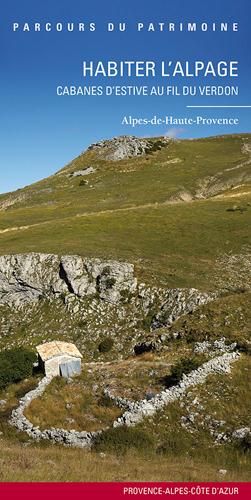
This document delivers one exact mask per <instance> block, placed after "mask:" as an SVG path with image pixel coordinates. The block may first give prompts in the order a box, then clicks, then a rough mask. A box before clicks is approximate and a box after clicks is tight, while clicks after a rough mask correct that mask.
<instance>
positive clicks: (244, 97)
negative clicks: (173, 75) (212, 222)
mask: <svg viewBox="0 0 251 500" xmlns="http://www.w3.org/2000/svg"><path fill="white" fill-rule="evenodd" d="M250 11H251V8H250V2H249V0H239V1H238V2H236V1H231V0H210V2H209V1H204V2H202V1H201V0H200V1H198V0H190V1H187V0H175V1H170V0H154V1H153V2H147V1H146V0H126V1H125V2H124V3H122V2H119V1H118V0H106V1H105V2H101V1H100V0H98V1H97V0H92V1H91V2H84V1H83V0H71V1H70V2H69V1H66V0H60V2H58V0H54V1H53V0H50V1H48V0H44V1H43V2H41V1H38V0H22V2H20V1H19V0H9V2H8V3H7V2H5V3H4V4H3V5H2V6H1V16H0V47H1V58H0V65H1V115H0V129H1V167H0V192H5V191H10V190H14V189H16V188H19V187H22V186H24V185H26V184H29V183H31V182H34V181H35V180H38V179H40V178H43V177H46V176H47V175H49V174H51V173H53V172H55V171H56V170H57V169H59V168H61V167H62V166H64V165H65V164H66V163H67V162H68V161H70V160H71V159H72V158H73V157H74V156H76V155H78V154H79V153H80V152H81V151H82V150H84V149H85V148H86V147H87V146H88V145H89V144H90V143H92V142H94V141H97V140H99V139H103V138H109V137H113V136H115V135H121V134H135V135H139V136H147V135H149V136H154V135H162V134H165V133H166V132H167V129H169V128H172V127H166V126H164V125H163V126H160V127H154V126H146V127H138V128H135V129H132V128H131V127H128V126H127V127H126V126H123V125H122V124H121V120H122V118H123V116H124V115H127V116H128V115H132V116H134V117H147V118H149V117H150V118H151V117H152V116H154V115H157V116H161V117H162V116H163V115H164V116H165V115H169V116H170V115H173V116H177V117H186V116H192V117H193V116H196V115H197V114H200V115H202V116H205V117H222V116H223V117H238V118H239V120H240V124H239V126H233V127H222V126H211V127H210V126H203V127H199V126H192V127H186V126H184V127H180V128H181V129H182V130H180V132H179V135H180V137H201V136H206V135H216V134H223V133H235V132H249V131H250V109H235V110H233V109H226V110H222V109H220V110H219V109H213V110H212V109H210V110H205V109H203V110H200V111H199V112H198V110H192V111H191V110H188V109H187V108H186V105H188V104H220V105H221V104H223V105H228V104H235V105H251V96H250V82H251V55H250V52H251V51H250V38H251V37H250V21H249V19H250V13H251V12H250ZM47 21H48V22H52V23H55V22H66V21H68V22H84V21H85V22H86V23H88V22H96V24H97V30H96V31H95V32H94V33H90V32H88V31H87V32H84V33H81V32H80V33H79V32H77V31H76V32H74V33H68V32H62V33H57V32H51V33H45V32H41V33H34V32H30V33H23V32H22V31H21V30H20V31H17V32H16V33H13V32H12V29H11V27H12V23H13V22H18V23H20V25H22V24H23V23H24V22H29V23H30V24H31V25H32V23H34V22H41V23H44V22H47ZM111 21H112V22H114V23H117V22H119V21H121V22H126V23H127V26H128V30H127V31H126V32H125V33H119V32H114V33H107V32H106V30H105V25H106V23H107V22H111ZM162 21H163V22H166V21H168V22H179V21H183V22H184V23H185V22H192V21H193V22H198V23H201V22H208V23H210V22H213V21H216V22H221V21H222V22H223V21H224V22H234V21H237V22H238V23H239V32H238V33H232V32H229V33H220V32H216V33H213V34H212V33H211V32H207V33H201V32H200V31H199V32H197V33H186V32H183V33H181V32H179V31H177V32H175V33H168V32H167V31H165V32H163V33H161V32H159V31H156V32H154V33H148V32H145V31H144V32H141V33H137V31H136V30H135V29H134V25H135V23H136V22H143V23H145V24H147V23H149V22H154V23H157V22H162ZM91 59H93V60H104V61H106V60H126V59H127V60H128V59H129V60H152V59H153V60H156V61H158V60H176V59H177V60H201V59H202V60H215V61H217V60H239V64H240V76H239V78H238V82H237V81H234V82H233V81H231V82H230V81H228V80H226V81H224V82H222V81H219V80H217V81H212V80H211V79H207V80H206V81H205V79H198V80H197V82H196V84H197V85H199V84H201V85H205V84H212V83H213V84H216V85H222V84H228V83H229V84H235V85H237V84H238V86H239V89H240V94H239V96H236V97H230V98H229V97H226V96H224V97H218V96H217V97H215V98H212V97H208V98H205V97H182V96H181V97H178V98H177V97H116V98H115V97H110V98H108V97H106V96H102V97H82V96H79V97H67V96H66V97H58V96H57V95H56V86H57V85H61V84H62V85H71V84H73V85H84V84H88V85H89V84H95V85H97V84H101V85H105V84H107V85H110V84H111V82H110V81H107V80H106V81H104V79H103V80H102V79H95V81H94V80H92V81H90V80H89V81H84V79H83V78H82V75H81V65H82V61H83V60H91ZM114 83H116V84H118V85H129V84H135V85H145V84H148V85H150V84H155V85H158V84H164V85H166V84H167V82H163V81H160V80H158V79H157V78H156V79H155V81H154V82H153V81H151V82H150V81H144V79H137V80H136V79H135V80H133V81H131V80H130V81H128V80H127V79H126V78H123V79H117V80H116V82H114V81H113V82H112V84H114ZM170 83H172V84H174V83H176V84H177V83H178V84H179V85H181V84H184V85H186V84H189V85H190V84H195V82H193V83H191V81H190V80H189V81H186V80H184V81H180V80H179V82H177V81H176V82H169V83H168V84H170Z"/></svg>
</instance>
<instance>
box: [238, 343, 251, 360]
mask: <svg viewBox="0 0 251 500" xmlns="http://www.w3.org/2000/svg"><path fill="white" fill-rule="evenodd" d="M236 349H237V350H238V351H240V352H244V353H245V354H249V356H250V355H251V343H250V342H248V341H247V340H238V341H237V344H236Z"/></svg>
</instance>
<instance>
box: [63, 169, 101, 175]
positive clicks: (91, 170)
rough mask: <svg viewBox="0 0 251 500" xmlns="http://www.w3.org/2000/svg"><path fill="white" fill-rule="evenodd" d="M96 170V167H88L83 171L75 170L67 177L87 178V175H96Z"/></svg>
mask: <svg viewBox="0 0 251 500" xmlns="http://www.w3.org/2000/svg"><path fill="white" fill-rule="evenodd" d="M95 172H96V169H95V168H94V167H86V168H83V169H82V170H75V172H71V173H70V174H68V175H67V177H85V176H86V175H90V174H94V173H95Z"/></svg>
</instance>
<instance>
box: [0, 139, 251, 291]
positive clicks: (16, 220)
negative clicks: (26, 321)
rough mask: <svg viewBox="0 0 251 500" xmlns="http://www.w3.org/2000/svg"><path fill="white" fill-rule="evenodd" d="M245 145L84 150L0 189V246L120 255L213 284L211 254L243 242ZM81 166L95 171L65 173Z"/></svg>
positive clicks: (149, 276) (167, 276)
mask: <svg viewBox="0 0 251 500" xmlns="http://www.w3.org/2000/svg"><path fill="white" fill-rule="evenodd" d="M152 141H153V142H154V140H152ZM250 145H251V137H250V136H249V135H248V134H246V135H242V136H238V135H237V136H222V137H216V138H207V139H199V140H193V141H189V140H185V141H170V142H167V143H164V146H163V147H161V149H160V150H157V151H155V152H153V153H151V154H147V155H144V156H142V157H136V158H130V159H127V160H121V161H117V162H111V161H107V160H102V159H101V158H100V156H99V155H97V154H96V153H95V150H90V151H87V152H86V153H84V154H82V155H80V156H79V157H78V158H77V159H75V160H74V161H73V162H72V163H70V164H69V165H68V166H67V167H65V168H64V169H63V170H61V171H60V172H59V173H57V174H55V175H54V176H51V177H49V178H48V179H45V180H43V181H41V182H38V183H36V184H34V185H32V186H29V187H27V188H24V189H22V190H18V191H16V192H15V193H12V194H8V195H2V196H1V198H0V207H1V206H2V210H0V251H1V254H6V253H13V252H30V251H39V252H53V253H59V254H61V253H77V254H80V255H84V256H98V257H105V258H107V257H112V258H116V259H122V260H123V259H126V260H129V261H131V262H134V263H135V264H136V265H137V270H138V273H139V275H141V276H142V279H143V280H146V281H148V282H152V281H156V279H157V281H158V283H159V284H164V285H165V286H194V287H200V288H214V287H215V280H214V275H213V269H214V268H215V265H216V261H217V259H219V258H220V256H221V255H223V254H226V253H232V252H233V253H235V254H238V253H240V252H242V251H243V249H244V248H245V246H246V245H247V244H248V243H249V242H250V229H249V228H250V222H251V218H250V217H251V215H250V214H251V208H250V203H251V164H250V152H249V147H251V146H250ZM90 165H91V166H92V167H93V168H94V169H96V171H95V172H94V173H92V174H89V175H88V176H85V177H71V176H69V175H70V174H71V173H73V172H76V171H78V170H81V169H84V168H86V167H88V166H90ZM82 179H84V181H85V182H87V184H85V185H80V183H81V180H82ZM184 200H185V201H184ZM8 204H9V205H8ZM150 268H151V271H150ZM156 277H157V278H156Z"/></svg>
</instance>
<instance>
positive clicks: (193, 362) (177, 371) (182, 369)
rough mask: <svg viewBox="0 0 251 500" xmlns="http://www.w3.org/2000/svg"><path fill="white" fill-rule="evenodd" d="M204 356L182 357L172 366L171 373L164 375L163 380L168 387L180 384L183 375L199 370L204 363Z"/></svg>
mask: <svg viewBox="0 0 251 500" xmlns="http://www.w3.org/2000/svg"><path fill="white" fill-rule="evenodd" d="M205 360H206V358H205V357H204V356H193V357H192V358H181V359H180V361H178V362H177V363H176V364H175V365H172V366H171V373H170V375H167V376H166V377H164V379H163V382H164V384H165V385H166V386H167V387H170V386H171V385H176V384H178V383H179V382H180V381H181V379H182V377H183V375H187V374H188V373H190V372H192V371H193V370H197V368H199V366H200V365H201V364H202V363H204V362H205Z"/></svg>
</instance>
